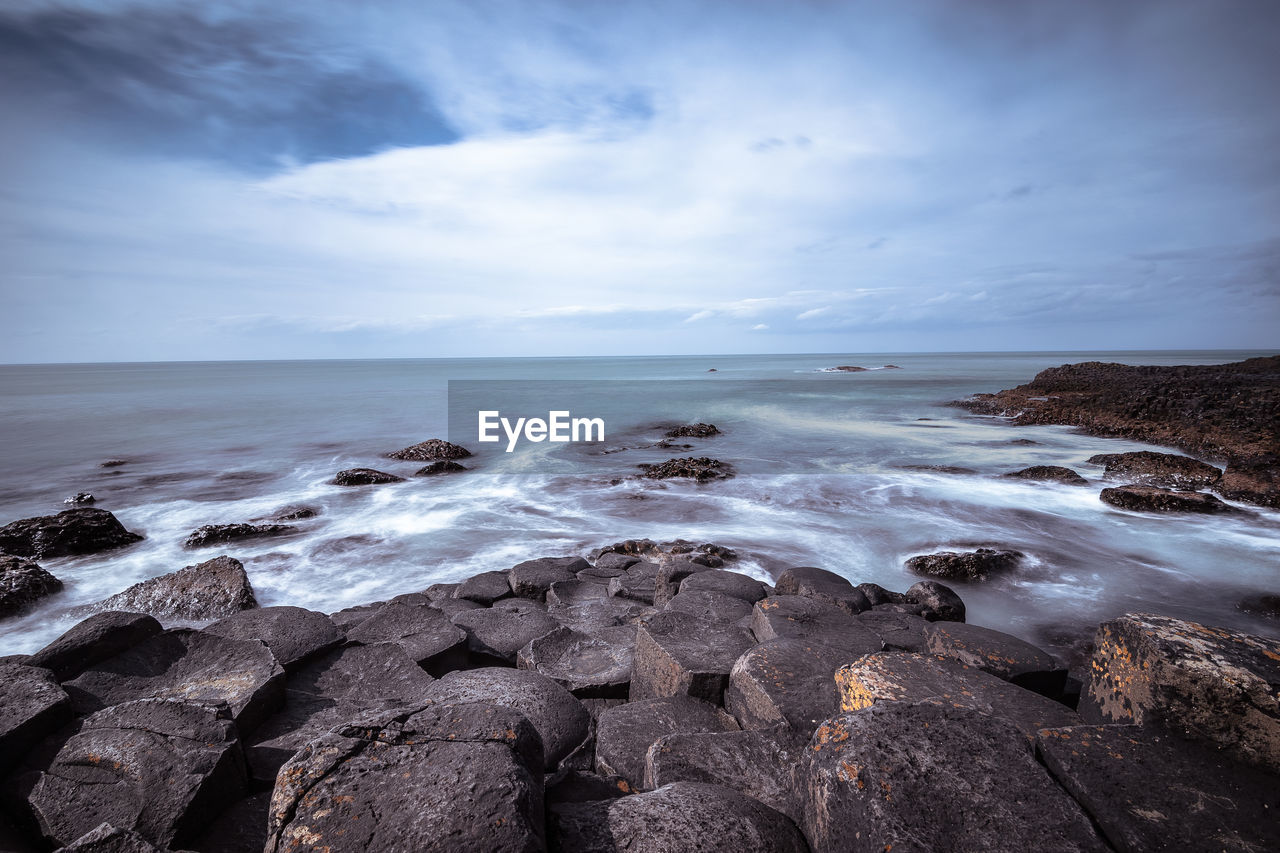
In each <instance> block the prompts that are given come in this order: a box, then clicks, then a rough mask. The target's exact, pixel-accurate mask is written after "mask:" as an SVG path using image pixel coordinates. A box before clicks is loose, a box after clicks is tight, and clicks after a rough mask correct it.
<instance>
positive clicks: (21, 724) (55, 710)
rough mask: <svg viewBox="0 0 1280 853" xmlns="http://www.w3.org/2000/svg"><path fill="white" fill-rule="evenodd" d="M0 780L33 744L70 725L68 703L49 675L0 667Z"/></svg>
mask: <svg viewBox="0 0 1280 853" xmlns="http://www.w3.org/2000/svg"><path fill="white" fill-rule="evenodd" d="M0 684H3V685H4V690H3V691H0V778H3V777H4V776H5V775H6V774H7V772H8V771H9V769H10V768H11V767H13V766H14V765H16V764H17V762H18V760H19V759H20V758H22V756H23V755H24V754H25V753H26V752H27V750H28V749H30V748H31V747H32V746H34V745H35V744H37V743H39V742H40V741H41V740H43V739H44V738H45V737H46V736H47V735H49V734H50V733H52V732H53V731H54V730H55V729H58V728H60V727H61V726H62V725H64V724H66V723H68V722H70V721H71V718H72V710H71V700H70V698H68V697H67V694H66V691H64V690H63V689H62V688H61V687H59V686H58V682H57V680H56V679H55V678H54V677H53V673H51V672H49V671H48V670H46V669H39V668H37V667H34V666H23V665H21V664H16V663H0Z"/></svg>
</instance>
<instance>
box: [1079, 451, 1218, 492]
mask: <svg viewBox="0 0 1280 853" xmlns="http://www.w3.org/2000/svg"><path fill="white" fill-rule="evenodd" d="M1089 461H1090V462H1091V463H1093V464H1095V465H1105V466H1106V468H1105V470H1104V471H1103V476H1104V477H1106V478H1107V479H1109V480H1124V481H1125V482H1126V483H1132V484H1135V485H1140V486H1163V487H1165V488H1170V489H1203V488H1206V487H1208V486H1212V485H1213V484H1215V483H1217V482H1218V480H1220V479H1222V470H1221V469H1220V468H1215V467H1213V466H1212V465H1208V464H1206V463H1204V462H1199V461H1197V460H1195V459H1192V458H1190V457H1187V456H1179V455H1178V454H1176V453H1153V452H1151V451H1149V450H1139V451H1137V452H1135V453H1100V454H1098V455H1097V456H1091V457H1089Z"/></svg>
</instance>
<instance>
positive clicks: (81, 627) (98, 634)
mask: <svg viewBox="0 0 1280 853" xmlns="http://www.w3.org/2000/svg"><path fill="white" fill-rule="evenodd" d="M163 630H164V629H163V628H161V627H160V623H159V622H157V621H156V620H155V619H154V618H152V617H151V616H148V615H146V614H145V613H128V612H124V611H120V610H109V611H107V612H105V613H95V614H94V615H93V616H90V617H89V618H88V619H85V620H83V621H81V622H80V623H78V624H77V625H75V626H74V627H72V628H70V629H69V630H68V631H67V632H66V633H64V634H63V635H62V636H61V637H59V638H58V639H56V640H54V641H53V642H52V643H50V644H49V645H47V646H45V647H44V648H43V649H41V650H40V651H38V652H36V653H35V654H33V655H32V656H31V657H30V659H29V663H30V664H31V665H32V666H41V667H44V668H45V669H48V670H51V671H52V672H53V674H54V676H55V677H56V678H57V679H58V680H59V681H67V680H69V679H72V678H75V677H76V676H77V675H79V674H80V673H82V672H84V671H85V669H87V668H88V667H90V666H93V665H94V664H95V663H98V662H99V661H104V660H106V659H107V658H111V657H115V656H116V655H118V654H120V653H122V652H124V651H126V650H128V649H131V648H133V647H134V646H136V645H137V644H138V643H141V642H142V641H143V640H146V639H149V638H151V637H154V636H155V635H156V634H159V633H160V632H161V631H163Z"/></svg>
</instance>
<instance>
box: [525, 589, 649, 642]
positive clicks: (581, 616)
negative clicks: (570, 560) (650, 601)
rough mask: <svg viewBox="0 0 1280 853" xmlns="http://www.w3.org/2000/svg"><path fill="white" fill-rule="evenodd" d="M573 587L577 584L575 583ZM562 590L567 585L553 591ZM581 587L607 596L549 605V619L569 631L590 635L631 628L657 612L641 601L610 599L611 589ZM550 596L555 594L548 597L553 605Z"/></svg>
mask: <svg viewBox="0 0 1280 853" xmlns="http://www.w3.org/2000/svg"><path fill="white" fill-rule="evenodd" d="M574 583H577V582H576V581H575V582H574ZM560 586H564V584H555V585H554V586H553V587H552V589H553V590H554V589H555V588H556V587H560ZM582 586H583V587H584V588H586V589H587V590H588V591H590V590H593V589H594V590H599V591H600V592H602V593H604V595H603V597H595V596H588V594H587V593H583V597H582V598H579V599H576V600H574V601H573V603H570V604H559V603H556V604H548V605H547V615H548V616H550V617H551V618H552V619H554V620H556V621H557V622H559V623H560V624H561V625H564V626H565V627H566V628H572V629H574V630H575V631H582V632H584V633H587V634H590V633H592V632H593V631H597V630H599V629H601V628H611V627H614V626H616V625H631V624H634V623H636V622H638V621H640V620H641V619H644V618H645V617H648V616H651V615H653V614H654V613H657V612H658V611H657V610H656V609H654V608H653V607H650V606H648V605H647V604H642V603H640V602H639V601H634V600H632V599H629V598H619V597H614V596H610V595H608V588H607V587H602V586H600V585H599V584H583V585H582ZM551 595H552V593H548V601H550V599H551ZM557 598H559V596H557Z"/></svg>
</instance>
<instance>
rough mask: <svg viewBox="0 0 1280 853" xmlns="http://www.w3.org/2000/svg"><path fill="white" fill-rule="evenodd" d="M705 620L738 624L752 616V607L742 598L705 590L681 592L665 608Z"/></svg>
mask: <svg viewBox="0 0 1280 853" xmlns="http://www.w3.org/2000/svg"><path fill="white" fill-rule="evenodd" d="M663 609H664V610H667V611H679V612H682V613H688V614H691V615H693V616H697V617H700V618H702V619H705V620H706V621H708V622H719V623H720V624H724V623H726V622H737V621H738V620H740V619H747V618H750V616H751V605H750V604H749V603H748V602H745V601H743V600H742V599H741V598H735V597H734V596H732V595H726V594H724V593H723V592H712V591H710V590H705V589H694V590H690V591H688V592H683V591H681V592H680V593H678V594H677V595H676V597H675V598H673V599H671V600H670V601H668V602H667V604H666V606H665V607H664V608H663Z"/></svg>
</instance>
